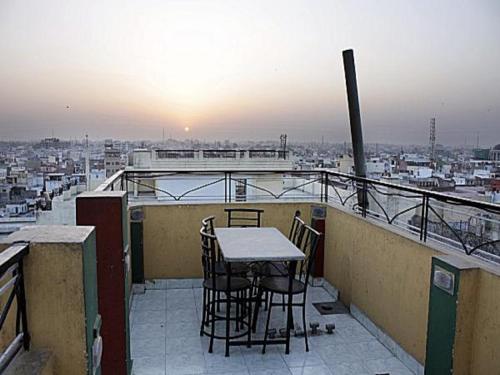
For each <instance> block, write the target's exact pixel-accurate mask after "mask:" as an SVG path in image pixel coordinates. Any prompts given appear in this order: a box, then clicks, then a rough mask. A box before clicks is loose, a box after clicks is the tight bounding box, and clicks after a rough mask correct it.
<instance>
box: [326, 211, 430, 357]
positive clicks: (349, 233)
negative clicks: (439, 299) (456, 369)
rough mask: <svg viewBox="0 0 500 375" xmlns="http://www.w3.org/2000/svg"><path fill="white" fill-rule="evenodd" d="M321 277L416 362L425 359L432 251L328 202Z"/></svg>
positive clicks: (344, 300) (341, 297)
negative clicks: (329, 204)
mask: <svg viewBox="0 0 500 375" xmlns="http://www.w3.org/2000/svg"><path fill="white" fill-rule="evenodd" d="M326 225H327V229H326V237H325V277H326V279H327V280H328V281H329V282H330V283H331V284H333V285H334V286H335V287H336V288H338V290H339V292H340V299H341V300H342V301H343V302H344V303H345V304H347V305H349V304H351V303H353V304H355V305H356V306H357V307H358V308H359V309H361V310H362V311H363V312H364V313H365V314H366V315H367V316H368V317H369V318H370V319H371V320H372V322H374V323H375V324H376V325H377V326H379V327H380V328H382V329H383V330H384V331H385V332H386V333H387V334H388V335H389V336H390V337H392V338H393V339H394V340H395V341H396V342H398V343H399V344H400V345H401V346H402V347H403V348H404V349H405V350H406V351H407V352H408V353H409V354H411V355H412V356H413V357H415V358H416V359H417V360H418V361H419V362H420V363H424V360H425V347H426V338H427V336H426V332H427V314H428V304H429V284H430V271H431V257H432V255H434V254H437V252H436V251H434V250H432V249H430V248H429V247H427V246H425V245H423V244H420V243H418V242H416V241H413V240H411V239H408V238H406V237H404V236H402V235H398V234H396V233H394V232H392V231H389V230H386V229H384V228H382V227H380V226H378V225H375V224H373V223H371V222H369V221H367V220H364V219H362V218H361V217H359V216H354V215H353V214H351V213H347V212H344V211H342V210H340V209H337V208H334V207H328V212H327V221H326Z"/></svg>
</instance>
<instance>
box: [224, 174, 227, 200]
mask: <svg viewBox="0 0 500 375" xmlns="http://www.w3.org/2000/svg"><path fill="white" fill-rule="evenodd" d="M224 203H227V172H224Z"/></svg>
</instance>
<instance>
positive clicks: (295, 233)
mask: <svg viewBox="0 0 500 375" xmlns="http://www.w3.org/2000/svg"><path fill="white" fill-rule="evenodd" d="M304 225H305V223H304V221H303V220H302V219H301V218H300V211H299V210H297V211H295V214H294V216H293V219H292V225H291V227H290V233H289V235H288V239H289V240H290V241H291V242H292V243H293V244H294V245H295V246H297V247H298V248H300V243H301V241H302V233H303V232H302V228H303V227H304ZM253 272H254V275H255V278H254V283H253V285H254V286H255V284H256V281H257V279H258V278H262V277H268V276H287V275H288V266H287V265H286V264H285V263H284V262H267V263H264V264H260V265H254V267H253ZM268 297H269V295H268V293H266V301H265V309H267V306H268ZM283 311H285V296H284V295H283Z"/></svg>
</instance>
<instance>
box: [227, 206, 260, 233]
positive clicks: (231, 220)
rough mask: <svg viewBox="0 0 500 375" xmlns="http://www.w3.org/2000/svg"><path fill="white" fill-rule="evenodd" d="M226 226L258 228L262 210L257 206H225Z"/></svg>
mask: <svg viewBox="0 0 500 375" xmlns="http://www.w3.org/2000/svg"><path fill="white" fill-rule="evenodd" d="M224 212H226V214H227V226H228V227H239V228H247V227H253V228H259V227H260V225H261V216H262V214H263V213H264V210H261V209H258V208H226V209H224Z"/></svg>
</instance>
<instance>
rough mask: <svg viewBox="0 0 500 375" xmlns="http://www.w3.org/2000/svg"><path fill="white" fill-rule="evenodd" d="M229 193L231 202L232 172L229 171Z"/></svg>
mask: <svg viewBox="0 0 500 375" xmlns="http://www.w3.org/2000/svg"><path fill="white" fill-rule="evenodd" d="M227 182H228V187H227V188H228V193H229V203H231V172H229V173H228V179H227Z"/></svg>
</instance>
